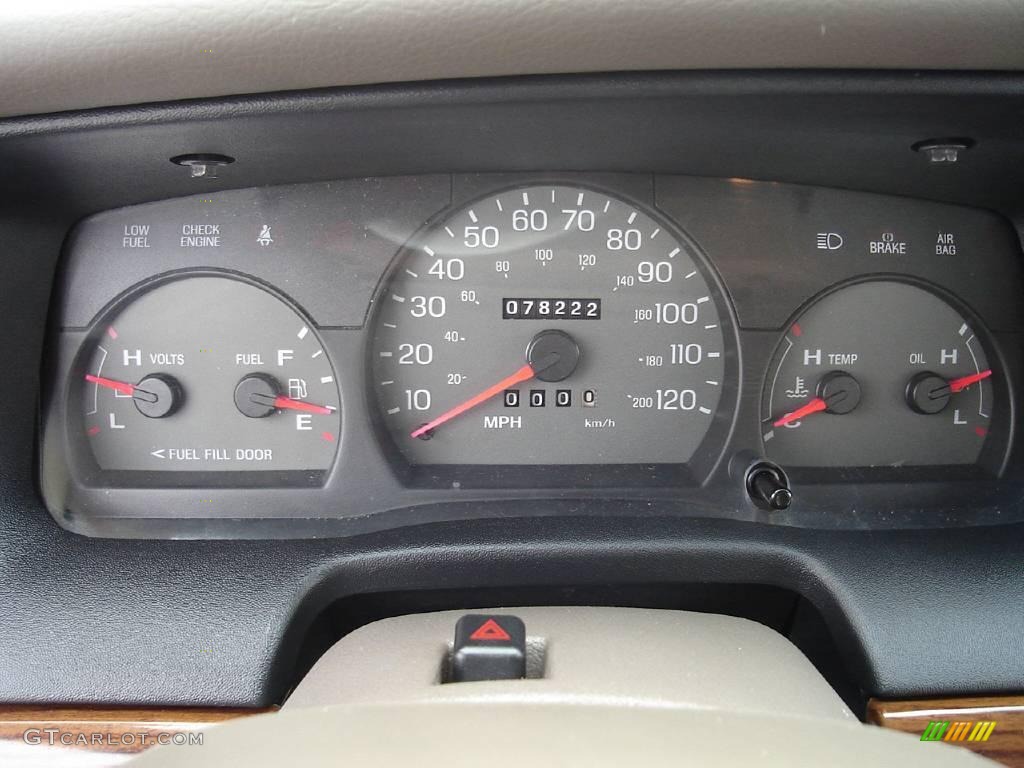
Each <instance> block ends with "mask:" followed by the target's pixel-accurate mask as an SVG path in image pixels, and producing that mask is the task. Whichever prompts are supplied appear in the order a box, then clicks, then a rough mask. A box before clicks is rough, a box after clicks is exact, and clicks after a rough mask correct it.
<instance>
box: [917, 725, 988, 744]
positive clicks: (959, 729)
mask: <svg viewBox="0 0 1024 768" xmlns="http://www.w3.org/2000/svg"><path fill="white" fill-rule="evenodd" d="M995 729H996V723H995V720H980V721H978V722H977V723H975V722H972V721H967V722H954V723H951V722H949V721H948V720H946V721H945V722H942V721H939V720H932V721H931V722H930V723H928V727H927V728H925V729H924V733H922V734H921V741H975V742H978V741H988V737H989V736H991V735H992V731H994V730H995Z"/></svg>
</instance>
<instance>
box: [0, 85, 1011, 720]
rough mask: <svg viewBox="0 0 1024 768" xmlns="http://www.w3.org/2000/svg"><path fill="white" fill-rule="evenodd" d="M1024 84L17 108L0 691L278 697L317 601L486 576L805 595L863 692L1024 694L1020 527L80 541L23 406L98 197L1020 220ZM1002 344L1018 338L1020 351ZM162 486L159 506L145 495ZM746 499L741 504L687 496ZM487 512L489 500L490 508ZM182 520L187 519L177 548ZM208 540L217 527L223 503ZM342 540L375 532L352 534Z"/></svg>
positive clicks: (403, 514)
mask: <svg viewBox="0 0 1024 768" xmlns="http://www.w3.org/2000/svg"><path fill="white" fill-rule="evenodd" d="M1022 94H1024V82H1022V81H1021V79H1020V77H1019V76H1015V75H1010V74H999V73H995V74H965V75H945V74H938V73H933V74H926V73H924V74H923V73H908V74H892V73H849V72H846V73H843V72H833V73H828V72H824V73H810V72H808V73H785V72H779V73H733V74H724V73H691V74H685V75H680V74H665V75H636V76H626V77H621V76H618V77H617V76H608V77H570V78H535V79H522V80H504V81H497V82H480V83H439V84H430V85H429V86H413V87H406V86H396V87H388V88H368V89H354V90H349V91H322V92H317V93H309V94H283V95H275V96H269V97H256V98H235V99H226V100H217V101H206V102H187V103H178V104H170V105H150V106H145V107H140V108H137V109H116V110H97V111H92V112H84V113H74V114H64V115H53V116H45V117H38V118H28V119H24V120H13V121H6V122H4V123H0V158H2V160H3V163H4V168H5V173H6V179H7V181H8V183H7V184H5V185H4V187H3V188H2V189H0V201H2V204H3V215H2V217H0V241H2V243H3V245H4V249H3V250H4V257H3V258H2V259H0V296H2V298H3V301H2V303H3V306H4V307H5V308H6V309H7V312H8V313H7V316H6V319H7V324H8V325H7V329H8V332H9V335H8V343H7V346H6V347H5V359H6V361H7V363H8V369H7V372H6V376H5V378H4V382H3V385H2V391H3V393H4V395H5V397H4V398H3V399H2V400H0V416H2V423H3V425H4V431H3V437H4V439H3V440H2V441H0V510H2V513H3V514H2V515H0V542H2V552H3V556H2V557H0V597H2V603H3V605H4V606H5V609H4V618H3V622H2V624H0V650H2V655H3V657H4V658H5V659H6V660H7V664H6V666H5V674H3V675H0V698H3V699H4V700H5V701H9V702H30V701H34V702H41V703H43V702H45V703H53V702H67V701H71V700H73V701H79V702H97V703H115V702H120V703H139V702H150V703H163V704H167V703H181V704H193V705H194V704H234V705H242V706H253V705H263V704H268V703H271V702H274V701H279V700H280V699H281V697H282V696H283V695H284V694H285V693H286V691H287V689H288V686H289V683H290V681H291V676H290V670H292V669H293V668H294V665H295V663H296V660H297V658H298V653H299V647H300V645H301V642H302V640H303V637H304V636H305V635H306V634H307V633H308V632H309V631H310V628H311V627H312V626H313V624H314V618H315V617H316V616H317V615H319V614H320V613H321V612H323V611H324V610H326V608H327V607H328V606H330V605H332V604H335V602H336V601H338V600H344V599H345V598H346V597H349V596H353V595H358V594H383V595H388V594H395V593H400V592H404V593H410V594H418V593H419V590H431V589H436V590H447V591H449V593H450V594H452V595H453V596H452V598H451V600H452V602H450V603H448V604H446V605H445V606H442V607H459V606H463V605H465V604H466V603H465V600H464V599H460V595H461V593H459V592H457V590H459V589H460V588H463V587H465V586H466V585H470V584H473V585H478V586H480V587H483V588H498V587H506V588H507V587H508V585H518V586H516V587H513V588H512V590H513V593H512V594H511V595H509V593H507V592H506V593H503V594H504V595H505V597H504V598H502V599H501V600H500V602H504V603H505V604H511V602H512V601H514V600H523V599H528V598H524V597H523V596H522V595H523V594H524V593H522V592H517V591H516V590H521V589H525V588H534V589H535V590H536V592H534V593H533V594H536V593H537V592H541V591H542V592H544V593H545V594H549V595H551V596H552V599H558V600H561V601H564V600H566V599H567V597H566V596H567V595H571V594H572V592H571V590H568V591H567V590H565V589H564V588H565V587H566V586H572V585H592V586H593V587H594V588H595V589H599V590H604V589H606V588H607V585H609V584H615V583H627V582H628V583H632V584H650V583H662V584H667V585H671V587H672V588H673V589H675V590H677V591H678V592H679V594H687V593H689V592H690V591H691V589H692V588H693V586H694V585H702V584H709V583H711V584H771V585H777V586H780V587H784V588H786V589H789V590H792V591H793V592H794V593H796V594H799V595H801V596H803V597H804V598H806V599H807V600H808V601H810V602H812V603H813V604H814V605H815V606H817V607H818V608H819V609H820V610H821V611H822V615H823V617H824V618H825V620H826V622H827V624H828V629H829V630H830V632H831V633H832V634H833V635H834V636H835V637H836V639H837V641H838V642H839V644H840V646H841V648H842V649H843V650H844V652H845V655H846V659H847V661H848V664H849V666H850V672H851V675H852V677H853V679H854V681H855V683H856V684H857V685H858V686H859V687H860V688H861V689H862V690H864V691H866V692H868V693H871V694H873V695H877V696H884V697H890V698H891V697H913V696H922V695H929V694H950V693H954V692H978V691H989V692H995V691H1017V690H1019V687H1020V680H1021V679H1022V677H1024V669H1022V666H1021V664H1022V660H1024V651H1022V648H1021V633H1020V616H1019V611H1018V610H1017V603H1018V602H1019V601H1018V595H1019V594H1020V591H1021V589H1022V583H1021V579H1022V572H1021V569H1020V566H1019V553H1020V551H1021V542H1022V541H1024V526H1022V525H1020V524H1010V525H1004V526H1000V527H998V528H997V527H994V526H977V527H971V528H966V529H962V530H958V531H950V530H943V529H921V530H912V531H901V530H882V529H876V530H871V531H851V530H846V531H843V530H833V531H823V530H810V529H801V528H797V527H794V526H779V525H776V526H772V525H759V524H751V523H747V522H737V521H730V520H712V519H692V518H687V517H683V516H678V515H672V516H668V515H666V514H665V508H664V506H663V505H659V504H657V503H651V501H650V500H647V501H644V500H640V501H631V500H628V499H627V500H622V499H616V498H612V499H592V500H588V501H587V502H586V504H585V505H583V504H581V503H580V501H579V500H578V499H576V500H573V499H563V500H558V499H539V500H535V499H530V500H528V501H526V502H525V503H524V501H523V500H503V501H494V502H488V503H487V504H486V505H481V504H479V503H476V502H471V501H470V502H467V503H465V504H461V505H459V518H460V519H458V520H457V521H455V522H449V523H444V522H437V521H438V520H439V519H450V518H451V517H453V514H452V512H453V509H452V507H451V505H447V504H442V505H430V506H423V507H417V508H415V509H414V510H412V511H409V510H395V511H394V512H392V513H389V514H390V515H391V521H392V522H394V523H396V524H397V523H402V522H404V523H409V524H410V525H409V526H408V527H405V528H400V529H394V530H389V531H379V532H374V533H366V534H364V535H358V536H352V537H349V538H335V539H322V540H293V541H228V540H220V541H157V540H151V539H152V537H153V536H154V535H161V534H164V535H171V534H172V533H173V532H172V531H169V530H161V527H160V523H159V521H153V520H144V521H141V522H140V523H138V524H137V525H136V527H135V535H137V536H139V537H140V538H137V539H135V540H132V541H119V540H116V539H97V538H86V537H83V536H78V535H75V534H74V533H71V532H69V531H67V530H64V529H63V528H61V527H59V526H58V525H57V524H55V523H54V522H53V520H52V519H51V518H50V516H49V515H48V514H47V511H46V508H45V507H44V506H43V503H42V501H41V498H40V494H39V487H38V482H37V477H36V475H35V465H36V459H35V455H34V450H33V449H34V440H35V436H36V434H37V424H36V414H35V411H34V409H33V408H32V407H31V403H30V402H29V401H31V400H32V396H33V393H35V392H37V391H39V389H40V384H41V377H40V375H39V366H40V361H41V359H42V354H43V347H44V338H45V336H46V334H45V329H46V319H47V316H48V315H51V316H52V315H53V314H54V313H52V312H51V311H50V309H51V308H50V300H51V281H52V279H53V278H54V276H55V275H56V274H58V272H57V266H58V256H59V254H60V251H61V242H62V240H64V238H65V237H66V235H67V233H68V232H69V231H70V230H71V229H72V227H73V226H74V224H75V222H76V221H78V220H79V219H81V218H82V217H84V216H88V215H90V214H93V213H96V212H99V211H103V210H106V209H113V208H117V207H120V206H124V205H131V204H136V203H144V202H147V201H154V200H162V199H166V198H172V197H175V196H181V195H198V196H204V195H203V194H202V193H206V192H209V191H218V192H221V191H224V190H228V189H231V188H239V187H253V186H260V185H266V184H287V183H292V182H296V181H301V182H309V181H324V180H328V179H333V178H342V177H354V176H360V177H361V176H387V175H399V174H410V173H416V174H420V173H430V174H436V173H445V172H447V171H451V170H453V169H454V170H458V171H462V172H465V171H471V170H479V169H488V170H490V171H503V172H505V171H529V170H531V169H537V168H550V169H559V170H561V171H570V170H574V171H580V170H587V169H591V170H597V169H602V168H603V169H608V168H612V169H615V170H619V171H624V170H628V171H644V172H659V173H675V174H680V173H683V174H694V175H703V176H712V177H732V176H741V177H749V178H757V179H763V180H772V179H777V180H780V181H785V182H790V183H801V184H809V185H818V186H822V187H825V186H832V187H843V188H846V189H856V190H863V191H870V192H876V193H886V194H894V195H903V196H913V197H918V198H922V199H928V200H930V201H937V202H945V203H957V204H960V205H968V206H977V207H981V208H988V209H992V210H994V211H998V212H999V213H1000V214H1002V215H1004V216H1005V217H1006V219H1007V220H1009V221H1011V222H1014V223H1015V224H1016V225H1017V226H1018V229H1019V224H1020V222H1021V221H1024V218H1022V208H1021V199H1020V195H1019V183H1018V182H1019V177H1020V170H1021V169H1022V168H1024V145H1022V144H1021V142H1020V137H1019V130H1018V127H1017V126H1018V125H1019V121H1018V120H1017V118H1018V117H1019V111H1020V104H1021V101H1020V99H1021V95H1022ZM563 129H564V132H562V133H560V132H561V131H563ZM934 136H970V137H972V138H973V139H974V140H975V141H976V145H975V146H974V148H972V149H971V150H970V152H969V153H968V155H967V157H966V160H965V162H962V163H958V164H956V165H954V166H948V167H941V166H939V167H932V166H929V165H928V164H927V163H926V162H924V161H923V159H922V157H921V156H920V155H918V154H916V153H914V152H913V151H911V150H910V146H911V145H912V144H913V143H914V142H916V141H919V140H921V139H924V138H929V137H934ZM563 137H564V138H563ZM624 137H628V138H629V140H628V141H626V140H624ZM193 151H214V152H225V153H227V154H232V155H234V156H236V157H237V158H238V160H239V161H238V162H237V163H235V164H234V165H233V166H231V168H230V169H229V172H227V173H225V174H222V176H221V178H220V179H219V180H206V181H202V182H197V181H195V180H193V179H189V178H188V176H187V174H183V173H181V171H182V169H180V168H177V167H175V166H172V165H171V164H170V163H168V162H167V158H168V157H171V156H173V155H176V154H181V153H184V152H193ZM197 190H198V193H197ZM691 202H693V203H695V204H696V203H698V202H699V200H695V201H691ZM682 224H683V226H684V227H685V228H686V229H688V230H689V229H690V228H691V227H692V226H693V224H692V223H690V222H685V221H684V222H682ZM693 235H694V237H699V238H700V239H701V240H702V242H703V240H704V239H705V238H706V237H707V233H698V232H696V231H694V232H693ZM707 247H708V249H709V250H710V249H711V247H712V245H711V241H710V240H709V241H708V245H707ZM108 298H113V297H112V296H111V297H108ZM975 309H978V310H979V311H980V309H981V308H980V307H975ZM517 322H518V321H517ZM325 333H327V332H325ZM771 335H772V338H773V339H774V340H776V341H777V338H778V334H777V333H772V334H771ZM1001 346H1002V349H1003V352H1004V354H1007V355H1009V354H1013V353H1014V350H1016V349H1019V348H1020V344H1019V343H1017V342H1014V343H1012V344H1002V345H1001ZM771 347H772V343H768V344H766V345H764V349H765V350H766V351H765V354H766V355H769V354H770V349H771ZM756 362H757V361H752V360H750V359H747V360H745V361H744V366H745V369H746V370H748V371H750V372H751V373H750V375H749V376H750V377H749V378H748V379H745V380H744V382H743V386H744V387H749V388H751V389H752V390H755V391H756V390H757V389H758V388H759V387H760V386H761V384H762V383H763V382H762V378H763V373H762V371H763V369H764V367H765V366H766V365H767V362H768V361H767V359H766V360H764V361H762V365H761V366H760V368H759V367H758V365H757V364H756ZM754 439H756V435H754ZM1018 463H1019V461H1018V460H1017V459H1016V458H1015V457H1011V460H1010V465H1011V467H1012V466H1015V465H1016V464H1018ZM858 487H861V488H862V487H863V486H858ZM880 490H881V491H882V492H884V493H886V494H888V495H889V496H890V497H892V498H897V497H899V496H900V495H906V494H913V496H912V498H911V499H910V500H909V503H912V504H917V505H919V506H920V513H921V514H922V515H923V516H926V517H927V518H928V519H930V520H931V521H933V522H934V521H935V519H936V518H939V519H941V520H942V521H947V522H949V521H951V520H950V519H951V518H956V517H957V516H958V514H959V509H960V508H961V506H960V502H959V501H957V500H956V499H953V498H952V497H951V496H950V495H949V494H948V493H947V492H944V491H942V490H936V491H935V492H934V494H931V495H929V496H928V497H927V498H926V497H923V496H922V495H921V494H920V491H919V489H917V488H914V487H908V486H904V485H901V484H899V483H895V484H894V483H889V484H886V485H885V486H884V488H882V489H880ZM804 492H807V489H806V488H805V489H804ZM159 497H160V494H159V493H156V492H153V491H149V492H146V493H140V494H139V495H138V497H137V498H136V499H135V500H134V501H133V503H132V507H133V508H135V509H141V508H145V506H146V505H148V504H150V503H151V502H152V501H153V499H154V498H159ZM833 498H834V497H833ZM1007 499H1008V500H1007V502H1006V504H1005V505H1004V506H1002V507H1001V508H1000V509H998V510H995V511H994V513H993V514H992V516H991V521H992V522H993V523H996V522H999V521H1000V519H1002V517H1003V515H1001V514H1000V512H1002V513H1004V514H1005V516H1012V515H1014V514H1016V510H1017V509H1018V508H1019V501H1018V499H1017V498H1016V497H1013V496H1012V494H1011V495H1009V496H1008V497H1007ZM965 501H966V503H970V502H971V501H972V499H970V498H967V499H966V500H965ZM723 506H724V505H723V503H722V499H721V498H720V496H719V495H718V494H714V495H711V494H709V496H708V497H706V498H704V499H696V498H694V499H691V500H690V502H689V503H688V505H687V507H688V508H689V509H690V510H691V511H694V510H696V511H700V510H701V509H702V508H703V509H707V510H709V511H715V512H716V513H720V512H721V510H722V509H723ZM438 507H440V509H438ZM332 511H334V512H337V511H338V510H337V509H334V510H332ZM675 511H678V509H676V510H675ZM583 512H585V513H586V514H582V513H583ZM485 513H486V514H490V515H493V517H491V518H490V519H486V520H484V519H476V518H477V517H479V516H481V515H483V514H485ZM527 514H529V515H543V516H544V517H526V516H525V515H527ZM461 518H465V519H461ZM818 521H819V522H820V518H818ZM350 522H352V521H350ZM368 522H370V523H372V521H368ZM872 522H878V521H872ZM117 523H118V525H119V526H124V525H126V521H124V520H120V521H117ZM185 524H186V521H184V520H182V519H178V520H176V521H175V527H176V528H177V535H180V534H181V531H182V529H183V528H184V527H186V525H185ZM188 527H189V531H190V533H191V535H193V536H200V537H202V536H209V535H218V533H219V532H218V531H216V530H212V529H210V528H209V527H208V525H207V523H206V522H205V521H203V520H194V521H192V522H191V525H190V526H188ZM260 528H261V526H260V525H259V524H253V521H251V520H249V521H238V525H237V527H236V530H237V531H239V532H241V531H245V530H250V531H253V532H252V534H251V535H253V536H256V537H261V536H266V535H267V531H266V530H265V529H264V530H260ZM281 528H282V529H287V530H288V532H289V534H291V535H297V534H304V535H323V534H324V528H323V526H322V525H321V524H320V521H315V525H311V524H310V523H309V522H308V521H306V520H303V519H300V518H295V519H292V520H289V521H287V522H286V523H281ZM346 530H349V531H353V530H358V526H357V525H352V526H351V527H349V528H343V527H340V526H339V527H337V528H335V529H334V532H336V533H344V532H346ZM121 535H123V532H122V534H121ZM453 589H454V590H456V592H455V593H451V592H450V591H451V590H453ZM473 602H474V604H481V603H482V602H487V600H486V599H484V600H481V599H475V600H474V601H473ZM491 602H493V600H491ZM406 610H409V609H408V608H407V609H406ZM412 610H415V609H412ZM979 627H983V628H984V631H979V629H978V628H979Z"/></svg>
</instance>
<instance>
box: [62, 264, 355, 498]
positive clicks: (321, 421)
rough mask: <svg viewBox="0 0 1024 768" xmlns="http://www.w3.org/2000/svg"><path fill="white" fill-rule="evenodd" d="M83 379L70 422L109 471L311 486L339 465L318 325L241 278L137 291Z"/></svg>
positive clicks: (333, 391) (85, 363)
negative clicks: (289, 476) (284, 475)
mask: <svg viewBox="0 0 1024 768" xmlns="http://www.w3.org/2000/svg"><path fill="white" fill-rule="evenodd" d="M74 379H75V380H74V381H73V384H72V393H73V395H72V396H73V397H75V398H77V399H78V402H79V403H80V404H81V405H80V410H79V409H74V408H72V409H69V412H70V413H74V414H76V415H75V416H74V417H73V423H72V424H71V425H70V430H71V433H72V436H73V437H76V438H77V440H78V441H80V443H84V445H85V447H86V453H87V454H88V455H89V456H91V457H92V460H93V463H94V465H95V467H96V468H97V469H98V470H100V471H128V472H132V471H141V472H176V473H187V472H201V473H208V472H231V473H235V472H266V471H269V470H273V471H294V472H300V473H301V477H302V478H303V479H304V481H305V482H308V481H309V479H310V477H314V478H322V476H323V473H324V471H325V470H327V469H328V468H329V467H330V465H331V464H332V462H333V461H334V455H335V452H336V448H337V441H338V436H339V429H340V420H341V416H340V412H339V409H338V406H339V396H338V385H337V383H336V381H335V376H334V371H333V369H332V367H331V363H330V361H329V360H328V358H327V355H326V354H325V352H324V348H323V345H322V344H321V342H320V339H319V337H318V335H317V333H316V331H315V330H314V329H313V327H312V325H311V324H310V323H309V322H308V321H306V320H304V319H303V318H302V317H301V316H300V315H299V314H298V313H297V311H296V310H294V309H293V308H291V307H290V306H289V305H288V304H286V303H285V302H284V301H283V300H282V299H279V298H277V297H276V296H274V295H272V294H271V293H269V292H268V291H266V290H264V289H262V288H260V287H257V286H256V285H254V284H251V283H248V282H244V281H242V280H240V279H235V278H233V277H227V276H213V275H202V276H193V277H185V278H181V279H177V280H172V281H166V282H162V283H159V284H157V285H156V286H155V287H153V288H151V289H149V290H147V291H145V292H144V293H142V294H140V295H138V296H137V297H136V298H135V299H134V300H132V301H130V302H129V303H127V304H126V305H125V306H123V307H121V308H119V309H117V310H116V311H115V312H114V313H112V314H111V315H110V316H108V318H106V319H105V320H104V322H103V323H102V324H101V325H100V326H99V328H98V329H97V331H96V333H95V335H94V340H93V341H92V342H91V343H90V345H89V347H88V348H87V350H86V352H85V354H84V357H83V360H82V368H81V369H80V371H79V373H77V374H76V375H75V377H74ZM236 480H237V478H233V479H232V482H235V481H236ZM179 482H180V478H179Z"/></svg>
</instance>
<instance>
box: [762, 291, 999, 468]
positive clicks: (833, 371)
mask: <svg viewBox="0 0 1024 768" xmlns="http://www.w3.org/2000/svg"><path fill="white" fill-rule="evenodd" d="M978 330H979V329H978V328H975V327H972V326H971V325H970V324H969V323H968V322H967V321H966V320H965V319H964V318H963V316H962V315H961V314H960V313H959V312H957V310H955V309H954V308H953V307H951V306H950V305H949V304H947V303H946V302H945V301H943V300H942V299H940V298H939V297H938V296H936V295H935V294H933V293H930V292H929V291H926V290H924V289H923V288H918V287H916V286H913V285H909V284H907V283H900V282H892V281H873V282H862V283H857V284H854V285H850V286H848V287H845V288H842V289H840V290H837V291H834V292H832V293H829V294H827V295H826V296H824V297H823V298H821V299H820V300H818V301H817V302H816V303H814V304H812V305H811V306H810V307H809V308H808V309H807V310H806V311H805V312H803V313H802V314H801V315H800V316H799V317H798V318H797V319H796V320H795V322H793V324H792V325H791V326H790V328H789V331H788V333H787V334H786V336H785V337H784V338H783V340H782V343H781V344H780V345H779V348H778V350H777V351H776V353H775V357H774V359H773V361H772V364H771V366H770V368H769V371H768V378H767V386H766V390H765V393H764V396H763V399H762V426H763V431H762V435H763V438H764V446H765V451H766V453H767V455H768V456H769V457H771V458H772V459H774V460H775V461H777V462H778V463H779V464H781V465H783V466H809V467H810V466H818V467H843V466H852V467H883V466H897V467H898V466H935V465H952V464H973V463H975V462H977V461H978V458H979V455H980V454H981V450H982V448H983V446H984V445H985V442H986V438H987V437H988V432H989V425H990V421H991V419H992V417H993V415H995V416H998V414H994V413H993V411H994V410H995V401H994V394H993V386H992V384H993V378H992V375H993V374H992V369H991V367H990V364H989V360H988V357H987V356H986V354H985V350H984V349H983V348H982V344H981V342H980V341H979V339H978V335H977V331H978Z"/></svg>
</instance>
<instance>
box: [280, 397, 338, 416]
mask: <svg viewBox="0 0 1024 768" xmlns="http://www.w3.org/2000/svg"><path fill="white" fill-rule="evenodd" d="M274 407H275V408H283V409H286V410H290V411H305V412H306V413H318V414H320V415H321V416H327V415H328V414H329V413H330V412H331V409H330V408H328V407H326V406H323V405H316V404H314V403H307V402H306V401H304V400H293V399H292V398H290V397H285V396H284V395H278V396H277V397H275V398H274Z"/></svg>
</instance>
